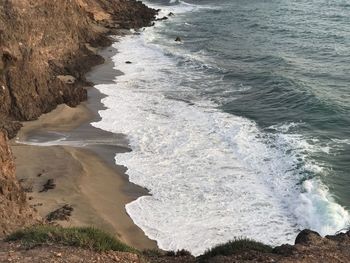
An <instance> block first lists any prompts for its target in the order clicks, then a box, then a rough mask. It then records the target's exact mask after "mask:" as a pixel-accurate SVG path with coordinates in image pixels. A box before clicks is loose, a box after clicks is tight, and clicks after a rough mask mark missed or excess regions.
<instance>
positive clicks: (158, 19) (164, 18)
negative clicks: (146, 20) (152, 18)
mask: <svg viewBox="0 0 350 263" xmlns="http://www.w3.org/2000/svg"><path fill="white" fill-rule="evenodd" d="M164 20H168V17H166V16H163V17H162V18H157V19H156V21H164Z"/></svg>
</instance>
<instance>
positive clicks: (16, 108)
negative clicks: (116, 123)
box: [0, 0, 156, 137]
mask: <svg viewBox="0 0 350 263" xmlns="http://www.w3.org/2000/svg"><path fill="white" fill-rule="evenodd" d="M155 13H156V12H155V10H153V9H149V8H147V7H146V6H145V5H143V4H142V3H141V2H136V1H128V0H0V128H3V129H5V130H7V132H8V135H9V137H13V136H14V135H15V134H16V132H17V130H18V129H19V128H20V124H19V123H17V122H14V121H24V120H33V119H36V118H37V117H38V116H40V115H41V114H42V113H46V112H49V111H51V110H53V109H54V108H55V107H56V106H57V105H58V104H62V103H66V104H68V105H69V106H75V105H77V104H79V102H81V101H83V100H85V99H86V98H87V93H86V90H85V89H84V88H83V87H84V85H86V83H85V78H84V74H85V73H86V72H87V71H88V70H89V69H90V68H91V67H92V66H94V65H96V64H98V63H101V62H102V61H101V58H100V57H99V56H97V55H96V54H95V52H94V51H95V50H94V48H93V47H97V46H104V45H108V44H109V43H110V40H109V39H108V38H107V35H108V34H109V33H112V32H113V31H114V30H116V29H118V28H137V27H142V26H147V25H149V24H150V23H151V21H152V19H153V18H154V16H155Z"/></svg>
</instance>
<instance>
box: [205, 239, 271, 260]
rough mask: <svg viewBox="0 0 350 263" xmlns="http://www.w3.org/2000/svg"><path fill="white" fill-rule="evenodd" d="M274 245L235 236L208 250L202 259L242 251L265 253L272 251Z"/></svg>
mask: <svg viewBox="0 0 350 263" xmlns="http://www.w3.org/2000/svg"><path fill="white" fill-rule="evenodd" d="M272 249H273V248H272V247H271V246H268V245H265V244H263V243H260V242H257V241H254V240H252V239H248V238H235V239H234V240H232V241H229V242H227V243H225V244H221V245H218V246H215V247H213V248H211V249H209V250H207V251H206V252H205V253H204V254H203V255H202V256H200V259H207V258H211V257H215V256H230V255H234V254H238V253H240V252H242V251H252V250H254V251H258V252H263V253H270V252H272Z"/></svg>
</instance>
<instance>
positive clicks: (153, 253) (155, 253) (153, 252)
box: [142, 249, 164, 257]
mask: <svg viewBox="0 0 350 263" xmlns="http://www.w3.org/2000/svg"><path fill="white" fill-rule="evenodd" d="M142 254H143V255H144V256H146V257H162V256H164V252H163V251H162V250H160V249H146V250H143V251H142Z"/></svg>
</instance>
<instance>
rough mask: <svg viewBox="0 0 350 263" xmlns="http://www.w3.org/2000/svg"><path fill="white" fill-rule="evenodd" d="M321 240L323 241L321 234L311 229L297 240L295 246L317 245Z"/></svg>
mask: <svg viewBox="0 0 350 263" xmlns="http://www.w3.org/2000/svg"><path fill="white" fill-rule="evenodd" d="M319 240H322V237H321V236H320V234H319V233H317V232H315V231H312V230H309V229H304V230H303V231H301V232H300V233H299V234H298V235H297V237H296V238H295V244H309V243H317V241H319Z"/></svg>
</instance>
